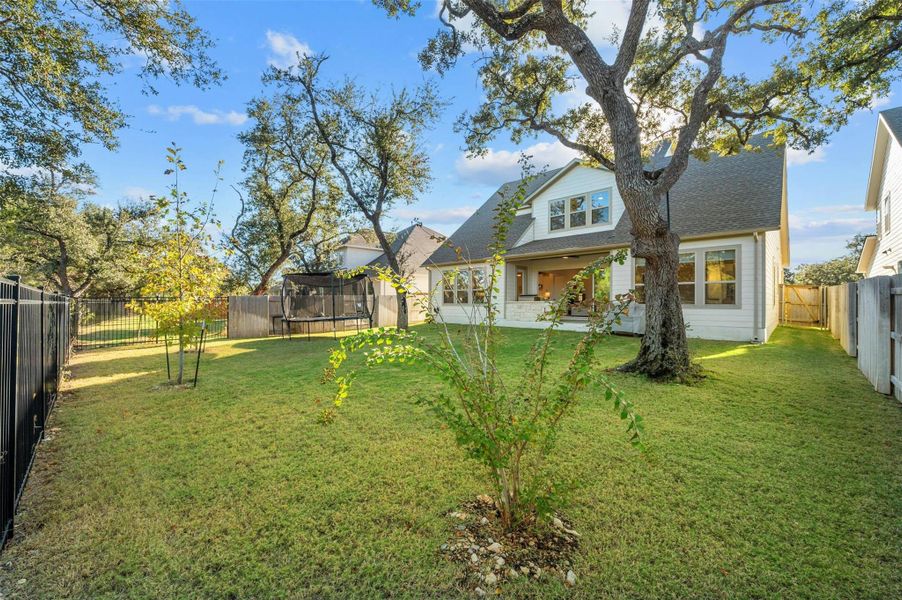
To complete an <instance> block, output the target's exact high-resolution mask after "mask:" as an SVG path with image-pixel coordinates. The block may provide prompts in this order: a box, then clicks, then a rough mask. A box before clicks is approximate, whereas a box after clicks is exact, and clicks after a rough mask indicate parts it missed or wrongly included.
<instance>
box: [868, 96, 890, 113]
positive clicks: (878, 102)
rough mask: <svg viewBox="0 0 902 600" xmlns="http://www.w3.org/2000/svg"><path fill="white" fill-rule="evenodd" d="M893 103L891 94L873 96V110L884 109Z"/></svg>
mask: <svg viewBox="0 0 902 600" xmlns="http://www.w3.org/2000/svg"><path fill="white" fill-rule="evenodd" d="M892 101H893V93H892V92H890V93H889V94H887V95H886V96H878V95H876V94H874V95H873V96H871V110H874V109H876V108H883V107H884V106H889V105H890V104H891V103H892Z"/></svg>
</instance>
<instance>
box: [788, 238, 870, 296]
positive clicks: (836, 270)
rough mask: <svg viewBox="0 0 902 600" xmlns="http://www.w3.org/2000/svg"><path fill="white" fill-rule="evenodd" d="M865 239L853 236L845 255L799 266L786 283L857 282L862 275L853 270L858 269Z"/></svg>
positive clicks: (825, 283) (835, 283) (834, 283)
mask: <svg viewBox="0 0 902 600" xmlns="http://www.w3.org/2000/svg"><path fill="white" fill-rule="evenodd" d="M865 239H867V236H866V235H862V234H860V233H858V234H855V237H853V238H852V239H850V240H849V241H848V243H846V248H847V249H848V253H846V254H845V255H843V256H840V257H838V258H834V259H831V260H825V261H824V262H819V263H810V264H804V265H799V266H798V267H796V269H795V271H793V272H792V275H791V278H790V280H788V281H787V283H799V284H804V285H839V284H840V283H847V282H849V281H858V280H859V279H861V278H862V277H863V275H861V274H860V273H856V272H855V270H856V269H857V268H858V259H859V258H861V250H862V248H864V241H865Z"/></svg>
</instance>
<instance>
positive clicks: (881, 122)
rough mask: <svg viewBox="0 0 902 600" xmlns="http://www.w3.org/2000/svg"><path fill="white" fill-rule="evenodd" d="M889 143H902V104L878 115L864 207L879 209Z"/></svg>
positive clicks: (866, 208)
mask: <svg viewBox="0 0 902 600" xmlns="http://www.w3.org/2000/svg"><path fill="white" fill-rule="evenodd" d="M889 143H894V144H899V145H902V106H897V107H896V108H890V109H887V110H884V111H881V112H880V114H878V115H877V133H876V134H875V135H874V150H873V152H872V153H871V171H870V174H869V175H868V189H867V192H866V193H865V196H864V209H865V210H877V203H878V200H879V198H878V197H877V196H878V195H879V194H880V183H881V181H882V180H883V165H884V163H885V162H886V149H887V146H888V144H889Z"/></svg>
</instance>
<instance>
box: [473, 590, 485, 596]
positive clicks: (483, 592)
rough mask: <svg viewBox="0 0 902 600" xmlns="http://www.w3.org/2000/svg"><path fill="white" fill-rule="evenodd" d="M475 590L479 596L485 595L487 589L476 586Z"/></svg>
mask: <svg viewBox="0 0 902 600" xmlns="http://www.w3.org/2000/svg"><path fill="white" fill-rule="evenodd" d="M473 591H474V592H476V595H477V596H479V597H482V596H485V591H484V590H483V589H482V588H476V589H475V590H473Z"/></svg>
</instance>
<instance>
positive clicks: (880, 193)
mask: <svg viewBox="0 0 902 600" xmlns="http://www.w3.org/2000/svg"><path fill="white" fill-rule="evenodd" d="M864 209H865V210H872V211H875V212H876V213H877V234H876V235H870V236H868V237H867V239H866V240H865V242H864V248H862V250H861V257H860V258H859V259H858V269H857V272H858V273H863V274H864V275H865V277H874V276H876V275H892V274H894V273H902V268H900V264H899V263H900V262H902V223H894V216H897V215H899V214H902V106H900V107H897V108H891V109H889V110H884V111H882V112H881V113H880V114H879V115H878V116H877V135H876V137H875V139H874V152H873V154H872V156H871V173H870V176H869V177H868V189H867V194H866V195H865V198H864ZM895 220H896V221H898V218H896V219H895Z"/></svg>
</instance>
